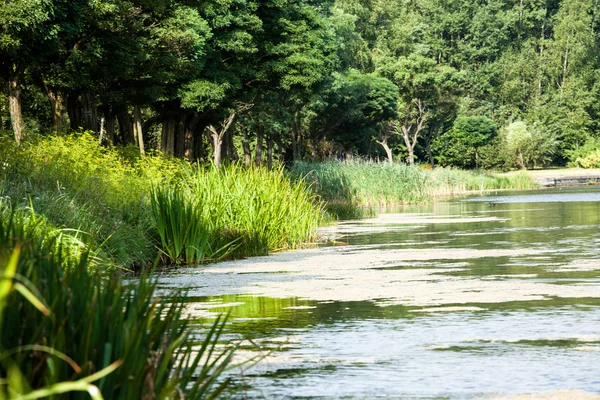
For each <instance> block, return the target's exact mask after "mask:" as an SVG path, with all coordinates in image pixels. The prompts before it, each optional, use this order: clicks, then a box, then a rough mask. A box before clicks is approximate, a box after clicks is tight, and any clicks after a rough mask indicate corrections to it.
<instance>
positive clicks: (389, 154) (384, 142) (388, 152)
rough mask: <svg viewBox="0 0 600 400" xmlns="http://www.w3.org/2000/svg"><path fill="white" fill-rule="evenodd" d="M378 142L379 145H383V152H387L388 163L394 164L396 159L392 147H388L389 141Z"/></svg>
mask: <svg viewBox="0 0 600 400" xmlns="http://www.w3.org/2000/svg"><path fill="white" fill-rule="evenodd" d="M376 142H377V143H379V144H380V145H381V147H383V150H385V154H386V155H387V159H388V162H389V163H390V164H393V163H394V157H393V156H392V149H390V146H388V143H387V139H385V140H381V141H379V140H376Z"/></svg>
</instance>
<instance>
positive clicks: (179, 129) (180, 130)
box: [175, 113, 188, 158]
mask: <svg viewBox="0 0 600 400" xmlns="http://www.w3.org/2000/svg"><path fill="white" fill-rule="evenodd" d="M187 117H188V114H186V113H181V116H180V117H179V118H178V119H176V120H175V121H177V122H176V124H177V126H176V127H175V156H176V157H179V158H183V155H184V154H185V121H186V120H187Z"/></svg>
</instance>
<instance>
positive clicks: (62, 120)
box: [46, 86, 67, 136]
mask: <svg viewBox="0 0 600 400" xmlns="http://www.w3.org/2000/svg"><path fill="white" fill-rule="evenodd" d="M46 94H47V95H48V99H49V100H50V108H51V109H52V131H53V132H54V134H55V135H57V136H58V135H64V134H65V133H67V106H66V105H65V97H64V95H63V93H62V92H61V91H60V90H54V88H52V87H50V86H46Z"/></svg>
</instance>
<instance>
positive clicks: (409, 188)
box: [291, 161, 535, 217]
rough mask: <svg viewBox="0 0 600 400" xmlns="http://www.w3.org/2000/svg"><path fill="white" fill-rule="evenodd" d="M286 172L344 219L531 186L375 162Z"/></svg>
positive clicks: (515, 179) (520, 180) (520, 179)
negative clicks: (359, 212) (365, 210)
mask: <svg viewBox="0 0 600 400" xmlns="http://www.w3.org/2000/svg"><path fill="white" fill-rule="evenodd" d="M291 173H292V175H294V176H296V177H302V178H304V179H306V181H308V182H310V184H311V187H312V189H313V190H314V191H315V193H317V194H318V195H319V196H320V197H321V198H323V199H324V200H326V201H327V204H328V210H329V211H332V212H333V213H335V214H337V215H340V212H342V213H344V214H345V215H348V214H350V217H352V213H353V212H354V213H355V212H356V209H357V207H360V206H367V207H372V206H388V205H398V204H415V203H417V204H418V203H425V202H429V201H432V200H434V199H436V198H439V197H442V196H451V195H456V194H462V193H465V192H469V191H483V190H490V189H508V188H514V189H527V188H533V187H535V183H534V182H533V181H532V180H531V179H530V178H528V177H527V176H526V175H515V176H510V177H508V176H496V175H494V174H492V173H488V172H483V171H462V170H456V169H448V168H436V169H433V170H430V169H424V168H421V167H410V166H406V165H403V164H393V165H391V164H389V163H377V162H335V161H334V162H327V163H304V162H298V163H295V164H294V165H293V167H292V168H291ZM352 206H354V208H353V207H352Z"/></svg>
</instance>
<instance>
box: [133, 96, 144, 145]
mask: <svg viewBox="0 0 600 400" xmlns="http://www.w3.org/2000/svg"><path fill="white" fill-rule="evenodd" d="M133 137H134V138H137V140H136V141H137V143H138V146H139V147H140V154H142V155H144V154H146V150H145V148H144V134H143V132H142V111H141V110H140V106H138V105H135V106H133Z"/></svg>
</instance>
